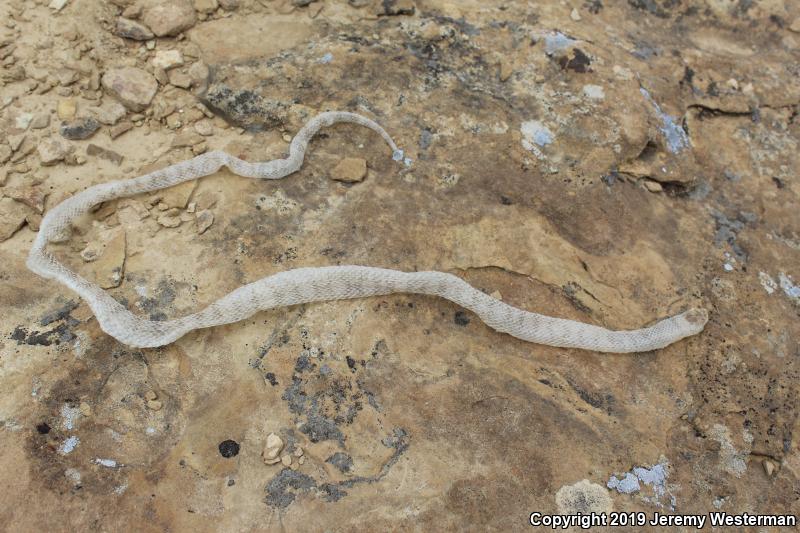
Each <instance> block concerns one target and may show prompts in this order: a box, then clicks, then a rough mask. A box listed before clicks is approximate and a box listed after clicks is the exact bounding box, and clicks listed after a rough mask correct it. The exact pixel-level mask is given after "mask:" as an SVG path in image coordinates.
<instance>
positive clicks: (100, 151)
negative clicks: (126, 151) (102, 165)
mask: <svg viewBox="0 0 800 533" xmlns="http://www.w3.org/2000/svg"><path fill="white" fill-rule="evenodd" d="M86 155H91V156H95V157H99V158H101V159H105V160H106V161H111V162H112V163H114V164H115V165H117V166H119V165H120V164H121V163H122V156H121V155H120V154H118V153H117V152H115V151H113V150H109V149H107V148H103V147H102V146H97V145H96V144H90V145H89V146H87V147H86Z"/></svg>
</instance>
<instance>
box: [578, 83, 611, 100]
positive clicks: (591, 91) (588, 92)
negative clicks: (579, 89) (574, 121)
mask: <svg viewBox="0 0 800 533" xmlns="http://www.w3.org/2000/svg"><path fill="white" fill-rule="evenodd" d="M583 95H584V96H585V97H586V98H590V99H592V100H602V99H603V98H605V97H606V93H605V91H604V90H603V88H602V87H600V86H599V85H584V86H583Z"/></svg>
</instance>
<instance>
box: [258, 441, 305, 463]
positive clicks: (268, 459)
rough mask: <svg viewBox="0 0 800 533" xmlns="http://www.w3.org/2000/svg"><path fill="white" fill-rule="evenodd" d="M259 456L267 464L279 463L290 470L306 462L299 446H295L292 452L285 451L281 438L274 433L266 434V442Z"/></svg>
mask: <svg viewBox="0 0 800 533" xmlns="http://www.w3.org/2000/svg"><path fill="white" fill-rule="evenodd" d="M281 452H283V453H281ZM261 457H263V459H264V463H266V464H268V465H277V464H278V463H280V464H281V465H282V466H284V467H287V468H291V469H292V470H297V469H298V468H299V467H300V466H302V465H303V464H305V462H306V457H305V455H304V452H303V449H302V448H301V447H299V446H296V447H295V448H294V452H293V453H288V452H285V451H284V442H283V439H281V438H280V437H279V436H278V435H276V434H275V433H270V434H269V435H268V436H267V442H266V445H265V446H264V451H263V452H262V453H261Z"/></svg>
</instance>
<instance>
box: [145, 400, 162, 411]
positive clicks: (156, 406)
mask: <svg viewBox="0 0 800 533" xmlns="http://www.w3.org/2000/svg"><path fill="white" fill-rule="evenodd" d="M161 407H162V405H161V402H160V401H159V400H147V408H148V409H151V410H153V411H159V410H161Z"/></svg>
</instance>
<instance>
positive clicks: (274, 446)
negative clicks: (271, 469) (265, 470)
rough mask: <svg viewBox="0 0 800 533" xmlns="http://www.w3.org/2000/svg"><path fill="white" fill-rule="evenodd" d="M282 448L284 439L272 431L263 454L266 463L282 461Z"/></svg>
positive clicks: (272, 463) (271, 463)
mask: <svg viewBox="0 0 800 533" xmlns="http://www.w3.org/2000/svg"><path fill="white" fill-rule="evenodd" d="M281 450H283V440H282V439H281V438H280V437H279V436H278V435H276V434H275V433H270V434H269V435H268V436H267V444H266V446H264V451H263V452H262V453H261V456H262V457H263V458H264V462H265V463H267V464H268V465H274V464H276V463H279V462H280V461H281V457H280V454H281Z"/></svg>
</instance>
